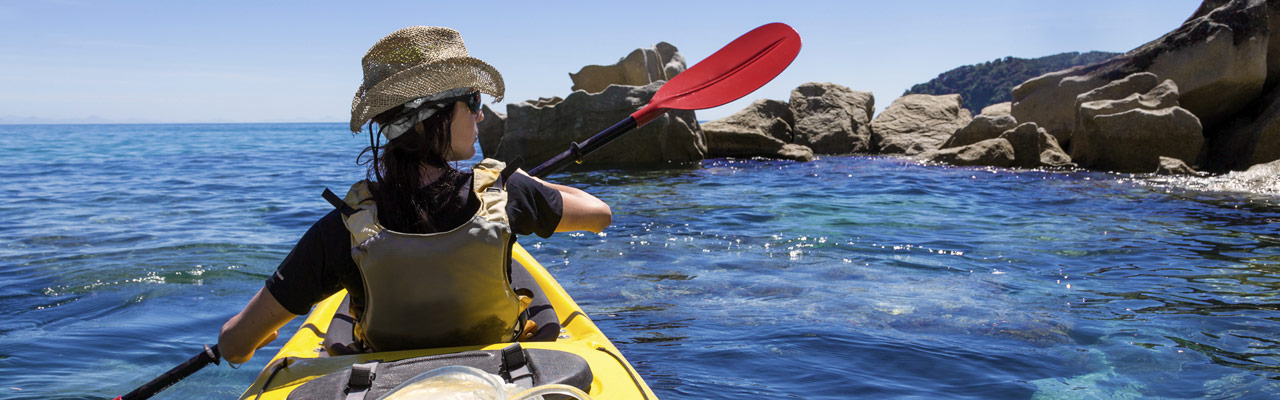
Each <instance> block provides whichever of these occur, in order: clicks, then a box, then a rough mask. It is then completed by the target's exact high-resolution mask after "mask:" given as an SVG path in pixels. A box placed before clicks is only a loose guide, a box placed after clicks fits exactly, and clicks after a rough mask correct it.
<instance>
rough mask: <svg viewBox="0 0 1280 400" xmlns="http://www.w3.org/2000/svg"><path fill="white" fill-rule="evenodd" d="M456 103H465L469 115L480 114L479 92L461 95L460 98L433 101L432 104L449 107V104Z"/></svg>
mask: <svg viewBox="0 0 1280 400" xmlns="http://www.w3.org/2000/svg"><path fill="white" fill-rule="evenodd" d="M457 101H463V102H466V103H467V109H468V110H471V113H472V114H475V113H478V112H480V91H475V92H471V93H467V94H464V95H461V96H454V97H448V98H443V99H440V100H436V101H433V102H432V103H435V104H441V105H449V104H453V103H454V102H457Z"/></svg>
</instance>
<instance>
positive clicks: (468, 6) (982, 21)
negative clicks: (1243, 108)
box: [0, 0, 1200, 123]
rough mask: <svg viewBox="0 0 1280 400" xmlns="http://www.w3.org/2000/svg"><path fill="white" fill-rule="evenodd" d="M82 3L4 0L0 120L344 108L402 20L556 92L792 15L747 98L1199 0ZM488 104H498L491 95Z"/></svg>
mask: <svg viewBox="0 0 1280 400" xmlns="http://www.w3.org/2000/svg"><path fill="white" fill-rule="evenodd" d="M366 3H374V2H353V1H344V2H336V1H332V2H331V1H319V0H316V1H278V2H276V1H232V0H222V1H203V2H196V1H93V0H84V1H80V0H0V123H6V122H8V123H14V122H30V121H35V119H39V120H40V121H44V122H86V121H89V122H301V121H317V122H330V121H332V122H345V121H347V119H348V118H349V112H350V104H351V96H352V94H353V93H354V92H355V89H356V87H357V86H359V83H360V79H361V72H360V57H361V56H363V55H364V52H365V51H366V50H368V48H369V46H371V45H372V44H373V43H374V42H375V41H377V40H378V39H379V38H381V37H382V36H384V35H386V34H387V33H390V32H392V31H394V30H396V29H398V28H401V27H405V26H410V25H438V26H449V27H452V28H455V29H457V30H459V31H461V32H462V35H463V38H464V39H465V40H466V43H467V47H468V49H469V50H470V52H471V54H472V55H473V56H475V57H478V58H480V59H483V60H485V61H487V62H489V63H490V64H493V65H494V66H495V67H497V68H498V70H499V71H501V72H502V74H503V76H504V78H505V80H506V85H507V101H508V102H511V101H521V100H525V99H532V98H537V97H550V96H565V95H567V94H568V93H569V87H570V86H571V85H572V83H571V82H570V80H569V77H568V73H569V72H577V71H578V70H579V69H580V68H581V67H582V66H584V65H589V64H612V63H614V62H616V61H617V60H618V59H619V58H621V57H622V56H624V55H626V54H627V53H629V52H630V51H632V50H634V49H636V48H639V47H648V46H651V45H653V44H654V43H657V42H659V41H666V42H669V43H671V44H674V45H675V46H676V47H678V48H679V49H680V52H681V53H682V54H683V55H684V57H685V58H686V59H687V60H688V61H689V62H690V65H692V64H693V63H695V62H697V61H699V60H701V59H703V58H705V57H706V56H707V55H709V54H711V53H712V52H714V51H715V50H716V49H718V48H720V47H721V46H723V45H725V44H727V43H728V42H729V41H731V40H733V39H734V38H735V37H737V36H738V35H741V34H742V33H745V32H747V31H748V30H750V29H752V28H754V27H756V26H759V25H763V24H765V23H769V22H775V21H778V22H785V23H787V24H790V25H791V26H792V27H794V28H795V29H796V30H797V31H798V32H799V33H800V35H801V37H802V38H803V40H804V48H803V49H802V50H801V52H800V56H799V57H798V58H797V59H796V61H795V62H794V63H793V64H792V65H791V67H790V69H788V70H787V71H786V72H783V74H782V75H781V76H779V77H778V78H777V79H775V80H774V81H773V82H772V83H770V84H769V85H766V86H765V87H764V88H762V89H761V90H759V91H757V92H755V93H753V94H751V95H749V96H748V97H747V98H746V100H740V101H738V102H734V103H730V104H729V105H726V106H722V107H719V108H716V109H711V110H705V111H700V112H699V113H698V117H699V119H703V120H708V119H715V118H720V117H724V116H727V115H729V114H732V113H733V112H736V111H737V110H739V109H741V108H742V107H745V106H746V105H747V104H748V103H749V101H750V100H753V99H758V98H773V99H779V100H786V99H787V98H788V97H789V93H790V91H791V89H793V88H795V87H796V86H798V85H800V84H801V83H804V82H810V81H826V82H835V83H838V84H841V85H845V86H848V87H850V88H853V89H854V90H863V91H870V92H872V93H874V94H875V97H876V107H877V109H881V110H882V109H884V107H885V106H887V105H888V104H889V103H890V102H892V101H893V100H894V99H895V98H897V97H898V96H899V95H901V94H902V92H903V91H904V90H906V89H907V88H909V87H910V86H911V85H913V84H916V83H921V82H925V81H928V80H929V79H932V78H933V77H935V76H937V75H938V74H939V73H942V72H944V71H946V70H949V69H952V68H955V67H958V66H961V65H966V64H975V63H980V62H984V61H989V60H993V59H997V58H1001V57H1005V56H1016V57H1025V58H1030V57H1040V56H1045V55H1050V54H1056V53H1061V52H1066V51H1089V50H1104V51H1116V52H1122V51H1128V50H1130V49H1132V48H1134V47H1137V46H1139V45H1141V44H1143V43H1146V42H1148V41H1150V40H1153V39H1155V38H1157V37H1159V36H1160V35H1162V34H1164V33H1166V32H1168V31H1170V30H1172V29H1174V28H1176V27H1177V26H1178V25H1179V24H1181V22H1182V21H1183V20H1185V19H1186V18H1187V17H1188V16H1189V15H1190V14H1191V13H1192V12H1193V11H1194V10H1195V8H1196V7H1197V6H1198V5H1199V3H1200V2H1199V1H1193V0H1110V1H1095V0H1087V1H1078V0H1077V1H1058V0H1025V1H1012V0H1009V1H932V0H930V1H923V0H921V1H912V0H904V1H895V2H888V1H779V0H773V1H698V0H683V1H645V2H628V3H625V5H624V3H620V2H616V3H615V2H606V1H575V2H533V1H522V2H515V1H512V2H483V1H422V0H419V1H402V2H382V3H378V5H365V4H366ZM497 108H498V110H500V111H501V110H505V107H504V106H498V107H497Z"/></svg>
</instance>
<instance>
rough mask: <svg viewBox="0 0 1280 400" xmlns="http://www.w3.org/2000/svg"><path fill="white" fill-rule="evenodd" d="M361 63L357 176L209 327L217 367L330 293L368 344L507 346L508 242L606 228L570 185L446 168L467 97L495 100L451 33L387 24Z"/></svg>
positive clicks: (488, 80) (499, 169)
mask: <svg viewBox="0 0 1280 400" xmlns="http://www.w3.org/2000/svg"><path fill="white" fill-rule="evenodd" d="M362 64H363V67H364V84H363V85H361V87H360V89H359V90H358V91H357V92H356V96H355V99H354V100H353V102H352V104H353V105H352V109H351V130H352V131H353V132H360V131H361V127H362V125H364V124H365V123H366V122H369V123H370V124H369V127H368V131H369V135H370V136H369V137H370V147H369V148H366V149H365V153H367V154H369V155H370V158H369V160H368V161H369V171H368V180H367V181H361V182H359V183H357V184H356V185H354V186H353V187H352V189H351V190H350V191H349V192H348V193H347V196H346V198H344V199H342V200H338V199H337V198H336V196H334V195H332V194H331V193H326V198H328V199H330V201H331V202H333V203H335V206H336V207H337V208H338V209H337V210H334V211H333V212H330V213H329V214H327V215H325V216H324V217H322V218H321V219H320V220H319V221H317V222H316V223H315V224H314V225H313V226H312V227H311V229H309V230H308V231H307V233H306V234H305V235H303V237H302V239H300V240H299V241H298V243H297V245H296V246H295V247H294V248H293V250H292V251H291V252H290V253H289V255H288V256H287V257H286V258H285V260H284V261H283V262H282V263H281V265H280V267H279V268H278V269H277V270H276V273H275V274H274V275H272V277H271V278H269V279H267V281H266V284H265V285H264V287H263V288H262V289H261V290H259V291H258V293H257V294H256V295H254V296H253V298H252V299H251V300H250V301H249V304H248V305H246V306H245V308H244V310H242V311H240V313H238V314H236V315H235V316H233V317H231V319H230V320H228V321H227V322H226V324H224V325H223V327H222V332H221V334H220V335H219V338H218V339H219V340H218V347H219V350H220V352H221V354H222V357H223V358H224V359H226V360H227V361H228V362H231V363H243V362H245V361H248V360H249V359H250V358H251V357H252V356H253V353H254V351H255V350H256V349H258V348H261V347H262V346H265V345H266V344H267V343H270V342H271V341H272V340H274V339H275V338H276V337H277V335H278V330H279V329H280V327H282V326H284V324H285V323H287V322H288V321H289V320H291V319H293V318H294V317H296V316H298V315H303V314H306V313H308V312H309V310H310V308H311V306H313V305H314V304H315V303H316V302H318V301H320V300H323V299H325V298H327V297H329V296H331V295H332V294H333V293H336V292H337V291H338V290H340V289H347V291H348V292H349V293H350V295H351V311H352V312H353V314H354V315H355V316H356V319H357V321H358V322H357V323H356V329H355V335H356V337H357V338H358V339H360V340H362V341H364V342H365V344H366V347H367V348H368V349H370V350H378V351H385V350H397V349H407V348H421V347H442V346H452V345H463V344H476V343H491V342H493V341H495V340H503V341H507V340H512V339H515V338H516V337H518V336H519V335H521V334H522V333H524V334H528V333H529V332H528V331H527V329H525V328H527V327H526V322H525V320H524V319H523V318H522V315H523V314H521V312H520V303H521V301H520V300H517V298H516V294H515V293H514V291H513V289H512V288H511V285H510V276H509V275H508V274H509V273H510V271H509V269H508V265H509V264H508V263H509V261H510V249H511V245H512V244H513V243H515V240H514V236H512V234H513V233H514V234H530V233H534V234H538V235H539V236H542V237H547V236H550V235H551V234H552V233H553V232H563V231H577V230H585V231H591V232H600V231H601V230H603V229H604V228H605V227H607V226H608V225H609V224H610V223H611V221H612V214H611V211H610V209H609V206H608V205H607V204H605V203H604V202H602V201H600V200H599V199H597V198H595V197H594V196H592V195H590V194H588V193H586V192H583V191H581V190H578V189H574V188H571V187H567V186H562V185H556V184H550V183H547V182H544V181H542V180H540V179H537V178H533V177H529V176H528V175H527V174H524V173H523V171H518V173H513V172H515V171H516V170H515V168H506V167H504V165H503V164H502V163H500V162H497V161H493V160H485V161H483V162H481V163H480V164H477V165H476V167H475V168H473V171H472V172H471V173H464V172H461V171H458V170H456V169H455V168H453V167H452V166H451V165H450V164H449V162H451V161H461V160H467V159H470V158H471V157H473V156H474V155H475V142H476V137H477V134H478V128H477V125H476V124H477V123H478V122H480V121H481V120H483V119H484V116H483V114H482V113H481V112H480V93H486V94H489V95H491V96H494V97H495V99H497V100H500V99H501V98H502V94H503V91H504V85H503V83H502V76H501V75H499V74H498V71H496V70H495V69H494V68H493V67H492V66H490V65H489V64H487V63H485V62H483V61H480V60H478V59H475V58H472V57H470V56H469V55H467V51H466V47H465V45H464V44H463V42H462V38H461V37H460V35H459V34H458V32H457V31H454V30H452V29H448V28H438V27H410V28H405V29H401V30H399V31H396V32H393V33H392V34H390V35H388V36H387V37H385V38H383V39H382V40H379V41H378V42H377V43H376V44H374V45H373V47H372V48H370V49H369V52H368V53H367V54H366V55H365V57H364V59H363V60H362ZM497 100H495V101H497ZM375 125H376V130H375ZM379 137H384V138H386V141H385V143H383V144H379V143H380V140H379ZM365 153H362V154H365ZM522 329H523V331H522Z"/></svg>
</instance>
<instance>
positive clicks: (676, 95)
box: [631, 22, 800, 125]
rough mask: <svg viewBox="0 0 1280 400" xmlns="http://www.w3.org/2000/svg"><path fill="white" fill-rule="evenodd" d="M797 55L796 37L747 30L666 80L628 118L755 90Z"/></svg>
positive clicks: (773, 29)
mask: <svg viewBox="0 0 1280 400" xmlns="http://www.w3.org/2000/svg"><path fill="white" fill-rule="evenodd" d="M797 54H800V34H799V33H796V31H795V29H791V27H790V26H787V24H783V23H780V22H775V23H772V24H767V25H764V26H761V27H759V28H756V29H753V30H751V32H747V33H746V34H745V35H742V36H740V37H738V38H737V39H734V41H733V42H731V43H729V44H728V45H726V46H724V47H723V48H721V49H720V50H719V51H716V52H715V54H712V55H711V56H710V57H707V58H706V59H704V60H702V61H701V62H699V63H697V64H694V65H693V66H692V67H689V68H688V69H686V70H685V71H684V72H681V73H680V74H679V75H676V77H675V78H671V80H670V81H668V82H667V83H666V84H664V85H662V88H660V89H658V93H656V94H654V95H653V99H652V100H650V101H649V104H648V105H646V106H645V107H644V108H642V109H640V111H636V112H635V113H633V114H631V117H632V118H635V119H636V123H637V124H638V125H644V124H646V123H648V122H649V121H652V120H653V119H654V118H657V117H658V116H659V115H662V113H664V112H666V110H672V109H674V110H701V109H705V108H711V107H718V106H722V105H725V104H727V103H729V102H731V101H734V100H737V99H740V98H742V97H743V96H746V95H748V94H750V93H751V92H754V91H756V89H759V88H760V87H761V86H764V84H766V83H769V81H771V80H773V78H774V77H776V76H778V74H780V73H782V71H783V70H785V69H787V66H789V65H791V61H792V60H795V59H796V55H797Z"/></svg>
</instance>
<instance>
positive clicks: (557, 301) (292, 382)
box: [240, 244, 657, 400]
mask: <svg viewBox="0 0 1280 400" xmlns="http://www.w3.org/2000/svg"><path fill="white" fill-rule="evenodd" d="M512 259H514V260H515V261H517V262H518V264H519V265H522V266H524V268H525V269H527V270H528V271H529V274H530V275H532V276H533V278H534V280H535V281H536V282H537V283H538V285H539V286H541V288H542V290H543V292H544V293H545V294H546V296H547V298H548V300H550V302H551V305H552V307H553V308H554V309H555V311H556V315H557V317H558V318H559V319H560V327H561V332H560V336H559V338H557V339H556V341H554V342H521V346H523V347H524V348H526V349H548V350H559V351H564V352H569V353H573V354H576V355H578V356H580V357H582V358H583V359H585V360H586V361H587V364H588V365H589V366H590V368H591V373H592V376H593V379H592V381H591V386H590V388H589V390H587V392H588V394H590V395H591V397H592V398H593V399H655V398H657V397H656V396H654V394H653V392H652V391H651V390H650V389H649V386H648V385H647V384H645V382H644V379H642V378H641V377H640V375H639V374H638V373H636V371H635V369H633V368H632V367H631V364H630V363H628V362H627V360H626V358H624V357H623V356H622V354H621V353H620V352H618V349H617V347H614V345H613V342H611V341H609V338H608V337H605V335H604V333H603V332H601V331H600V329H599V328H598V327H597V326H596V325H595V323H594V322H592V321H591V318H590V317H588V316H587V315H586V313H584V312H582V309H581V308H580V307H578V304H577V303H575V302H574V301H573V299H572V298H570V297H569V294H568V293H567V292H565V290H564V288H563V287H561V286H560V283H558V282H556V280H555V279H554V278H553V277H552V276H551V274H550V273H549V272H547V270H546V268H543V267H542V265H541V264H539V263H538V262H537V260H534V259H533V256H531V255H529V252H527V251H525V249H524V248H523V247H521V246H520V245H519V244H516V245H514V246H513V247H512ZM344 297H346V291H345V290H344V291H340V292H338V293H336V294H334V295H333V296H330V297H329V298H328V299H325V300H324V301H321V302H320V303H319V304H317V305H316V306H315V308H313V309H312V310H311V313H310V314H308V315H307V319H306V320H305V321H304V322H303V323H302V326H301V327H300V328H298V332H297V333H295V334H294V335H293V337H292V338H290V339H289V341H288V342H287V343H285V345H284V346H283V347H281V348H280V351H279V352H278V353H276V355H275V357H273V358H272V359H271V361H270V362H269V363H267V366H266V367H265V368H263V369H262V372H260V373H259V374H258V377H257V379H255V380H254V382H253V384H252V385H249V387H248V388H247V389H246V390H245V392H244V394H242V395H241V396H240V398H241V399H281V400H283V399H285V398H286V397H288V396H289V393H290V392H292V391H293V389H296V388H297V387H298V386H300V385H302V384H304V383H306V382H308V381H311V380H313V379H315V378H318V377H321V376H324V375H325V374H328V373H331V372H335V371H339V370H342V369H345V368H348V367H350V366H351V365H352V364H357V363H364V362H368V361H371V360H382V361H395V360H402V359H407V358H414V357H422V356H430V355H437V354H447V353H457V352H462V351H472V350H501V349H503V348H504V347H507V346H508V345H510V343H494V344H489V345H477V346H462V347H449V348H438V349H422V350H405V351H394V352H381V353H364V354H354V355H344V356H329V355H328V354H327V351H326V350H325V349H324V345H323V342H324V338H325V333H326V332H327V331H328V329H329V323H330V322H331V321H332V320H333V315H334V313H336V312H337V311H338V309H339V307H340V306H341V305H342V301H343V298H344Z"/></svg>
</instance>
